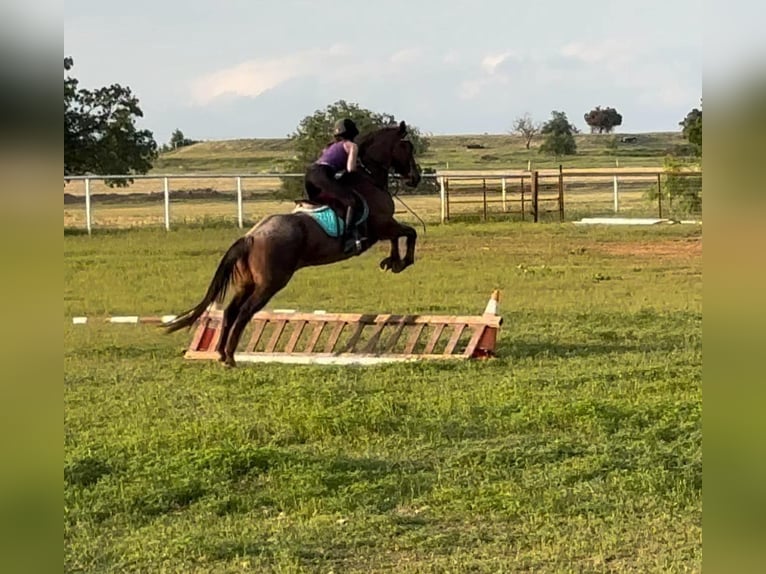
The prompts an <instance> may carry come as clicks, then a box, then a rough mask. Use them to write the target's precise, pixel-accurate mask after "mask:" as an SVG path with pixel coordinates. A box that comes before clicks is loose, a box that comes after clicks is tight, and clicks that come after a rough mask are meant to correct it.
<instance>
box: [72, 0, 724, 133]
mask: <svg viewBox="0 0 766 574" xmlns="http://www.w3.org/2000/svg"><path fill="white" fill-rule="evenodd" d="M703 20H704V14H703V10H700V2H699V1H697V2H694V1H690V0H662V1H656V0H641V1H640V2H635V1H632V2H628V1H623V0H611V1H595V0H578V1H577V2H571V1H566V2H565V1H563V0H558V1H551V0H535V1H534V2H531V1H528V2H523V3H521V2H513V1H511V0H471V1H457V0H439V1H415V0H365V1H361V0H357V1H356V2H353V1H349V0H346V1H344V2H340V1H335V0H312V1H309V0H269V1H266V0H249V1H246V0H241V1H240V0H236V1H235V0H217V1H208V2H202V1H197V0H182V1H180V0H162V1H160V0H154V1H152V2H148V1H145V0H134V1H132V2H130V3H117V2H104V1H103V0H70V1H68V2H67V4H66V8H65V11H64V54H65V55H66V56H71V57H72V58H74V68H73V70H72V73H73V75H74V76H75V77H77V78H78V79H79V80H80V82H81V85H82V86H83V87H89V88H95V87H99V86H102V85H108V84H111V83H119V84H121V85H123V86H129V87H130V88H131V90H132V91H133V92H134V93H135V94H136V96H137V97H138V98H139V101H140V106H141V108H142V110H143V112H144V118H142V119H141V121H140V125H141V127H145V128H148V129H150V130H152V131H153V132H154V135H155V138H156V139H157V141H158V142H159V143H164V142H166V141H167V140H168V139H169V138H170V134H171V133H172V131H173V130H174V129H176V128H179V129H181V130H182V131H183V132H184V135H185V136H186V137H189V138H192V139H202V140H220V139H235V138H254V137H285V136H287V135H288V134H289V133H290V132H292V131H294V130H295V128H296V127H297V125H298V123H299V122H300V121H301V119H302V118H304V117H306V116H308V115H311V114H312V113H314V112H315V111H316V110H318V109H323V108H325V107H326V106H327V105H329V104H331V103H333V102H335V101H337V100H341V99H343V100H346V101H348V102H354V103H357V104H359V105H360V106H362V107H364V108H367V109H370V110H373V111H375V112H381V113H382V112H386V113H390V114H393V115H394V116H395V117H396V119H397V120H400V119H403V120H405V121H407V122H408V123H411V124H413V125H415V126H417V127H418V128H419V129H420V130H421V131H423V132H425V133H432V134H481V133H485V132H486V133H495V134H497V133H507V132H508V131H509V130H511V129H512V124H513V120H514V119H515V118H517V117H519V116H521V115H522V114H524V113H529V114H530V115H531V116H532V118H533V119H534V120H536V121H545V120H547V119H548V118H549V117H550V114H551V111H553V110H558V111H564V112H565V113H566V114H567V116H568V117H569V120H570V121H571V122H572V123H574V124H575V125H576V126H577V127H578V128H580V129H581V130H583V131H586V130H587V129H588V128H587V125H586V124H585V121H584V119H583V115H584V114H585V113H586V112H587V111H588V110H590V109H592V108H593V107H595V106H597V105H600V106H602V107H604V106H612V107H615V108H616V109H617V111H618V112H620V113H621V114H622V115H623V123H622V126H620V127H619V128H618V129H617V130H616V131H618V132H620V133H632V132H645V131H677V130H678V129H679V126H678V122H679V121H681V120H682V119H683V117H684V116H685V115H686V113H687V112H688V111H689V110H690V109H691V108H693V107H699V106H700V100H701V98H702V72H703V45H702V34H703V32H702V31H703ZM732 33H736V30H734V31H732Z"/></svg>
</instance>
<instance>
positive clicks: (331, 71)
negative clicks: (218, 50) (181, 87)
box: [191, 44, 423, 106]
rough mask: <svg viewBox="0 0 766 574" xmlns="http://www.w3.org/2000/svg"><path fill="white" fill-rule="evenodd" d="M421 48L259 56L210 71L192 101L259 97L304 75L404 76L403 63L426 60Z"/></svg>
mask: <svg viewBox="0 0 766 574" xmlns="http://www.w3.org/2000/svg"><path fill="white" fill-rule="evenodd" d="M422 57H423V52H422V50H421V49H420V48H404V49H401V50H398V51H396V52H394V53H392V54H391V55H390V56H388V57H378V58H366V59H365V58H360V57H359V56H357V55H356V54H354V53H353V52H352V51H351V50H350V49H349V47H348V46H345V45H342V44H338V45H334V46H331V47H330V48H326V49H319V50H306V51H303V52H296V53H293V54H288V55H286V56H280V57H277V58H271V59H268V58H257V59H253V60H248V61H246V62H242V63H241V64H238V65H236V66H232V67H230V68H225V69H222V70H218V71H216V72H213V73H210V74H206V75H205V76H202V77H199V78H197V79H196V80H194V81H193V82H192V87H191V92H192V100H193V103H194V104H196V105H201V106H205V105H208V104H210V103H211V102H213V101H215V100H217V99H219V98H225V97H257V96H259V95H260V94H262V93H264V92H266V91H267V90H270V89H273V88H276V87H277V86H279V85H281V84H284V83H285V82H287V81H289V80H292V79H294V78H300V77H312V76H313V77H317V78H319V80H320V81H321V82H333V83H335V84H336V85H337V84H339V83H340V84H343V85H347V84H348V83H349V82H352V83H353V82H359V81H360V80H364V79H369V78H376V79H380V78H381V77H384V76H390V75H397V76H401V75H402V73H403V71H402V66H404V65H412V64H414V63H416V62H417V61H419V60H420V59H422Z"/></svg>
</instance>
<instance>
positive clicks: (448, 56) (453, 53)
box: [442, 50, 462, 65]
mask: <svg viewBox="0 0 766 574" xmlns="http://www.w3.org/2000/svg"><path fill="white" fill-rule="evenodd" d="M461 61H462V58H461V56H460V52H458V51H457V50H449V51H448V52H447V53H445V54H444V56H443V57H442V63H443V64H448V65H449V64H459V63H460V62H461Z"/></svg>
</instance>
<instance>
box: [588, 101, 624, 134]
mask: <svg viewBox="0 0 766 574" xmlns="http://www.w3.org/2000/svg"><path fill="white" fill-rule="evenodd" d="M584 117H585V123H587V124H588V125H589V126H590V131H591V133H596V132H598V133H600V134H603V133H608V134H609V133H612V130H613V129H614V128H615V127H616V126H620V125H622V115H621V114H620V113H619V112H618V111H617V110H615V109H614V108H603V109H602V108H601V106H596V107H595V108H594V109H592V110H591V111H589V112H588V113H587V114H585V116H584Z"/></svg>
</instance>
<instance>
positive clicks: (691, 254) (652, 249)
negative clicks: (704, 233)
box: [593, 237, 702, 260]
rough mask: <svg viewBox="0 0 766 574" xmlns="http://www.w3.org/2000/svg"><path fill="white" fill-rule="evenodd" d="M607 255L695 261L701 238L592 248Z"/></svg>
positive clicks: (615, 244) (698, 253)
mask: <svg viewBox="0 0 766 574" xmlns="http://www.w3.org/2000/svg"><path fill="white" fill-rule="evenodd" d="M593 250H594V251H598V252H601V253H607V254H609V255H618V256H621V257H622V256H629V257H641V258H651V259H658V258H659V259H684V260H688V259H696V258H698V257H701V256H702V238H701V237H690V238H687V239H673V240H664V241H652V242H630V243H609V244H606V245H599V246H597V247H593Z"/></svg>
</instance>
